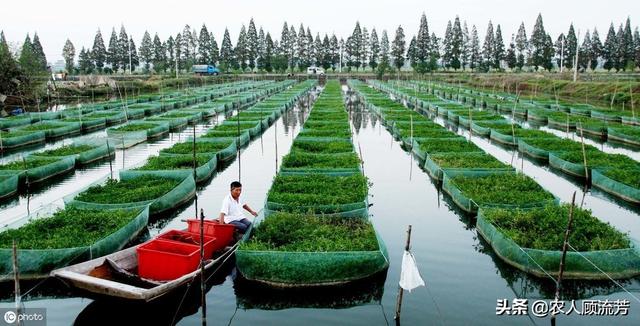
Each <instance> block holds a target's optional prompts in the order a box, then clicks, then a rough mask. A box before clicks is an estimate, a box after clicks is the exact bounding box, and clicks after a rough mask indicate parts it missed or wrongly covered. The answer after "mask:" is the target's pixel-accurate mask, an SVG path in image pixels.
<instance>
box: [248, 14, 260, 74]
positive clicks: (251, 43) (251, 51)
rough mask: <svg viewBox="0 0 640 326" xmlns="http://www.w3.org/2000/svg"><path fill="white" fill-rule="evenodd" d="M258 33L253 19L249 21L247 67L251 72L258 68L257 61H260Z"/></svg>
mask: <svg viewBox="0 0 640 326" xmlns="http://www.w3.org/2000/svg"><path fill="white" fill-rule="evenodd" d="M258 49H259V44H258V31H257V30H256V24H255V23H254V22H253V18H251V20H249V29H248V30H247V38H246V50H245V51H246V54H247V65H248V67H249V69H251V71H253V68H255V67H256V60H257V59H258Z"/></svg>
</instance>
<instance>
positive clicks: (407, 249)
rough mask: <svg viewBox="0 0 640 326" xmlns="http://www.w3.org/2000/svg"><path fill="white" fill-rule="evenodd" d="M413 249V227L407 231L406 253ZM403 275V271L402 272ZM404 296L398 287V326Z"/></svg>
mask: <svg viewBox="0 0 640 326" xmlns="http://www.w3.org/2000/svg"><path fill="white" fill-rule="evenodd" d="M410 248H411V225H409V228H408V229H407V243H406V245H405V246H404V250H405V251H409V249H410ZM401 273H402V271H401ZM403 294H404V290H403V289H402V287H401V286H399V285H398V300H397V301H396V315H395V316H394V317H393V319H394V320H395V321H396V325H400V313H401V311H402V295H403Z"/></svg>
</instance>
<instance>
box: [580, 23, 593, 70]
mask: <svg viewBox="0 0 640 326" xmlns="http://www.w3.org/2000/svg"><path fill="white" fill-rule="evenodd" d="M591 49H592V46H591V33H589V30H587V33H586V34H585V35H584V40H583V41H582V45H581V46H580V48H579V49H578V53H579V54H578V69H582V70H585V71H586V70H587V69H588V68H589V66H590V62H589V60H591V57H592V55H591Z"/></svg>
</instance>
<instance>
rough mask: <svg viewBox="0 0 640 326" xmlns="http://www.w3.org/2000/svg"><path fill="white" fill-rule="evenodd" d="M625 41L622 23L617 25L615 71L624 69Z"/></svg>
mask: <svg viewBox="0 0 640 326" xmlns="http://www.w3.org/2000/svg"><path fill="white" fill-rule="evenodd" d="M625 52H626V51H625V43H624V30H623V29H622V24H620V27H618V33H616V56H615V68H616V72H617V71H620V70H624V69H625V62H624V59H625V58H624V57H625Z"/></svg>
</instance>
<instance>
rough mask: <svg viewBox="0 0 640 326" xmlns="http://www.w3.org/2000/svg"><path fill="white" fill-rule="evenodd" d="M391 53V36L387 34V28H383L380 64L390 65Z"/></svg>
mask: <svg viewBox="0 0 640 326" xmlns="http://www.w3.org/2000/svg"><path fill="white" fill-rule="evenodd" d="M390 54H391V48H390V47H389V37H388V36H387V30H386V29H385V30H382V37H381V38H380V64H385V65H387V66H389V62H390V59H389V55H390Z"/></svg>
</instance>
